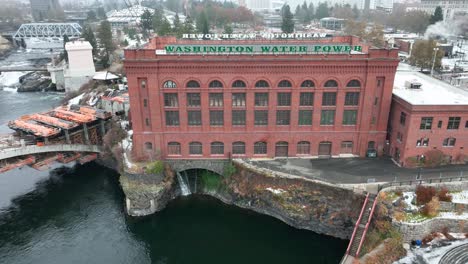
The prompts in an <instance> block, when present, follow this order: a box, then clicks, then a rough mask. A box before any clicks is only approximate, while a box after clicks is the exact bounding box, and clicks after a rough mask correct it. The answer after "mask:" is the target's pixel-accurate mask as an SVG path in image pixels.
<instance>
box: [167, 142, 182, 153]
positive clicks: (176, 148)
mask: <svg viewBox="0 0 468 264" xmlns="http://www.w3.org/2000/svg"><path fill="white" fill-rule="evenodd" d="M180 152H181V150H180V144H179V143H175V142H170V143H169V144H168V145H167V154H169V155H180Z"/></svg>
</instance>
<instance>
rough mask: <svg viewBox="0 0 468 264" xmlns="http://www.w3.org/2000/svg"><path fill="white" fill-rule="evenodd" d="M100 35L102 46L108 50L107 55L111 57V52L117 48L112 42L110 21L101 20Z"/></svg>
mask: <svg viewBox="0 0 468 264" xmlns="http://www.w3.org/2000/svg"><path fill="white" fill-rule="evenodd" d="M98 37H99V42H100V43H101V46H102V47H103V48H104V50H105V51H106V56H107V57H108V58H109V54H110V53H112V52H113V51H114V50H115V46H114V43H113V42H112V30H111V25H110V23H109V21H107V20H104V21H102V22H101V25H100V27H99V31H98Z"/></svg>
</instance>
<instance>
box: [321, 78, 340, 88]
mask: <svg viewBox="0 0 468 264" xmlns="http://www.w3.org/2000/svg"><path fill="white" fill-rule="evenodd" d="M324 87H327V88H330V87H338V83H337V82H336V81H335V80H328V81H327V82H326V83H325V85H324Z"/></svg>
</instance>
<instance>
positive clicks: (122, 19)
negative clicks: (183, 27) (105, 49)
mask: <svg viewBox="0 0 468 264" xmlns="http://www.w3.org/2000/svg"><path fill="white" fill-rule="evenodd" d="M145 10H148V11H150V12H151V14H153V13H154V9H152V8H148V7H144V6H141V5H134V6H132V7H130V8H126V9H122V10H112V11H110V12H108V13H107V14H106V16H107V21H109V23H110V24H111V26H112V28H114V29H117V28H123V27H131V26H136V25H137V24H138V23H140V19H141V15H143V13H144V12H145ZM164 15H165V16H166V19H167V20H168V21H169V22H170V23H171V24H172V23H173V21H174V18H175V15H176V13H175V12H172V11H169V10H166V9H164ZM179 19H180V21H181V22H184V21H185V16H184V15H183V14H179Z"/></svg>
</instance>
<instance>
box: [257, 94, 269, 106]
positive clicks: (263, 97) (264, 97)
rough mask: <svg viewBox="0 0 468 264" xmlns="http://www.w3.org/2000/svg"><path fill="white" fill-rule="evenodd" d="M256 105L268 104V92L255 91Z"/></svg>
mask: <svg viewBox="0 0 468 264" xmlns="http://www.w3.org/2000/svg"><path fill="white" fill-rule="evenodd" d="M255 106H268V93H255Z"/></svg>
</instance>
